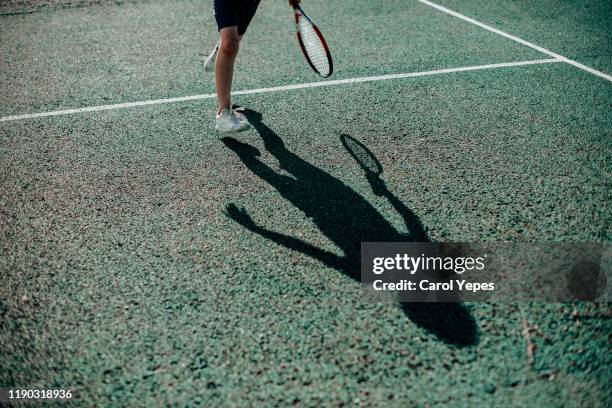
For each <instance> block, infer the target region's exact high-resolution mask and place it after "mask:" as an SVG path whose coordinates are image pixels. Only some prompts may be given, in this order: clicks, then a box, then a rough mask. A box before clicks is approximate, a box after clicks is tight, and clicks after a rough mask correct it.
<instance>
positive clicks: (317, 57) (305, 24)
mask: <svg viewBox="0 0 612 408" xmlns="http://www.w3.org/2000/svg"><path fill="white" fill-rule="evenodd" d="M293 8H294V11H295V26H296V31H297V38H298V42H299V44H300V48H301V49H302V53H303V54H304V57H306V61H307V62H308V64H309V65H310V67H311V68H312V69H313V71H315V72H316V73H317V74H319V75H321V76H322V77H323V78H327V77H329V76H330V75H331V74H332V73H333V72H334V64H333V61H332V56H331V53H330V51H329V47H328V46H327V42H326V41H325V38H324V37H323V34H322V33H321V30H319V27H317V26H316V25H315V24H314V23H313V22H312V20H311V19H310V18H309V17H308V16H307V15H306V14H305V13H304V11H303V10H302V8H301V7H300V6H299V5H298V4H297V3H294V4H293Z"/></svg>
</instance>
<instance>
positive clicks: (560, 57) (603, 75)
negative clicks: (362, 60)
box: [417, 0, 612, 82]
mask: <svg viewBox="0 0 612 408" xmlns="http://www.w3.org/2000/svg"><path fill="white" fill-rule="evenodd" d="M417 1H419V2H421V3H423V4H425V5H427V6H429V7H433V8H435V9H438V10H440V11H442V12H444V13H446V14H450V15H451V16H454V17H457V18H460V19H461V20H464V21H467V22H468V23H472V24H474V25H477V26H478V27H480V28H484V29H485V30H488V31H491V32H492V33H495V34H498V35H501V36H502V37H506V38H508V39H510V40H512V41H516V42H517V43H520V44H523V45H526V46H527V47H529V48H533V49H534V50H537V51H540V52H541V53H544V54H546V55H549V56H551V57H553V58H556V59H558V60H559V61H562V62H565V63H567V64H570V65H573V66H575V67H576V68H580V69H582V70H585V71H586V72H590V73H591V74H593V75H597V76H598V77H601V78H603V79H607V80H608V81H611V82H612V76H610V75H608V74H606V73H603V72H601V71H598V70H596V69H593V68H591V67H588V66H586V65H584V64H581V63H579V62H577V61H574V60H571V59H569V58H566V57H564V56H563V55H559V54H557V53H555V52H552V51H550V50H547V49H546V48H542V47H540V46H538V45H535V44H533V43H530V42H529V41H525V40H523V39H522V38H519V37H517V36H514V35H512V34H508V33H506V32H504V31H501V30H498V29H497V28H494V27H491V26H490V25H486V24H484V23H481V22H480V21H477V20H474V19H473V18H470V17H468V16H464V15H463V14H461V13H457V12H456V11H453V10H451V9H447V8H446V7H443V6H440V5H438V4H436V3H432V2H431V1H428V0H417Z"/></svg>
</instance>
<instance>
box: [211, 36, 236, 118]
mask: <svg viewBox="0 0 612 408" xmlns="http://www.w3.org/2000/svg"><path fill="white" fill-rule="evenodd" d="M219 33H220V36H221V45H220V46H219V52H218V54H217V60H216V61H215V88H216V90H217V113H221V111H223V109H229V108H230V107H231V96H230V95H231V90H232V79H233V76H234V62H235V61H236V57H237V56H238V50H239V48H240V45H239V43H240V41H239V40H238V28H237V27H236V26H234V27H225V28H222V29H221V30H220V31H219Z"/></svg>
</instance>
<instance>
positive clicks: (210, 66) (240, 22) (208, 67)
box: [204, 0, 260, 71]
mask: <svg viewBox="0 0 612 408" xmlns="http://www.w3.org/2000/svg"><path fill="white" fill-rule="evenodd" d="M259 3H260V0H247V1H246V2H244V3H242V4H241V5H240V8H239V9H238V13H237V14H236V16H237V17H236V24H237V26H238V41H241V40H242V37H243V35H244V33H246V30H247V28H248V27H249V24H250V23H251V20H252V19H253V16H254V15H255V12H256V11H257V7H258V6H259ZM215 13H216V12H215ZM215 15H216V14H215ZM220 46H221V41H219V42H217V44H215V47H214V48H213V49H212V51H211V52H210V54H208V57H206V60H205V61H204V70H205V71H212V70H214V67H215V60H216V58H217V53H218V52H219V47H220Z"/></svg>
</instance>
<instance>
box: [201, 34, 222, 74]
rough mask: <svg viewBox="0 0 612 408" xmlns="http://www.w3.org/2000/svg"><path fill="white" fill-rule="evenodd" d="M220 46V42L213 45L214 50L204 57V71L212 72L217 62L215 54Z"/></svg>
mask: <svg viewBox="0 0 612 408" xmlns="http://www.w3.org/2000/svg"><path fill="white" fill-rule="evenodd" d="M220 45H221V41H219V42H218V43H217V45H215V48H213V50H212V51H211V52H210V55H209V56H208V57H206V61H204V71H206V72H212V71H214V70H215V61H216V60H217V53H218V52H219V46H220Z"/></svg>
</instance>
